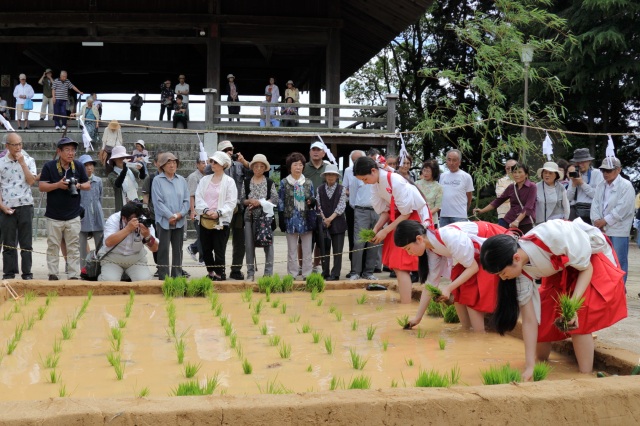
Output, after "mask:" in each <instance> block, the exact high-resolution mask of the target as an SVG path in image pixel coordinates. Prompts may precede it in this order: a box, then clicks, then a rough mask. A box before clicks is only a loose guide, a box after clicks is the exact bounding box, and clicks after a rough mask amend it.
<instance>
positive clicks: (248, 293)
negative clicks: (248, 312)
mask: <svg viewBox="0 0 640 426" xmlns="http://www.w3.org/2000/svg"><path fill="white" fill-rule="evenodd" d="M240 297H241V298H242V301H243V302H245V303H249V302H251V298H252V297H253V289H252V288H248V289H246V290H245V291H243V292H242V293H240Z"/></svg>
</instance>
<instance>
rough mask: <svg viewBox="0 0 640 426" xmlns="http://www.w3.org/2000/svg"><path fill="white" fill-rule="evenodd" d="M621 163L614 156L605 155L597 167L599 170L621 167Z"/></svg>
mask: <svg viewBox="0 0 640 426" xmlns="http://www.w3.org/2000/svg"><path fill="white" fill-rule="evenodd" d="M621 168H622V163H621V162H620V160H619V159H617V158H616V157H607V158H605V159H604V160H602V165H601V166H600V167H599V169H600V170H615V169H621Z"/></svg>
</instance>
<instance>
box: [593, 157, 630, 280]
mask: <svg viewBox="0 0 640 426" xmlns="http://www.w3.org/2000/svg"><path fill="white" fill-rule="evenodd" d="M600 171H602V174H603V176H604V180H603V181H602V182H600V183H599V184H598V186H597V187H596V191H595V194H594V196H593V203H592V204H591V221H592V223H593V226H595V227H597V228H600V230H601V231H602V232H603V233H604V234H606V235H607V236H608V237H609V239H610V240H611V244H612V245H613V249H614V250H615V252H616V254H617V255H618V260H619V261H620V268H621V269H622V270H623V271H624V272H625V276H624V282H625V283H626V282H627V276H628V272H629V263H628V257H629V231H630V230H631V224H632V223H633V217H634V201H635V190H634V189H633V185H632V184H631V182H629V181H628V180H627V179H625V178H623V177H622V176H620V172H621V171H622V164H621V163H620V160H619V159H617V158H615V157H607V158H605V159H604V160H602V165H601V166H600Z"/></svg>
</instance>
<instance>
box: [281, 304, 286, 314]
mask: <svg viewBox="0 0 640 426" xmlns="http://www.w3.org/2000/svg"><path fill="white" fill-rule="evenodd" d="M280 313H281V314H286V313H287V304H286V303H282V305H280Z"/></svg>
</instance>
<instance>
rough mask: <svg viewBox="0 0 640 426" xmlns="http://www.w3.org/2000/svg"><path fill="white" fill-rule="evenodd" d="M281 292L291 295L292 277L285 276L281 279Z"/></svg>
mask: <svg viewBox="0 0 640 426" xmlns="http://www.w3.org/2000/svg"><path fill="white" fill-rule="evenodd" d="M282 291H283V292H285V293H291V292H292V291H293V275H285V276H284V277H282Z"/></svg>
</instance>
